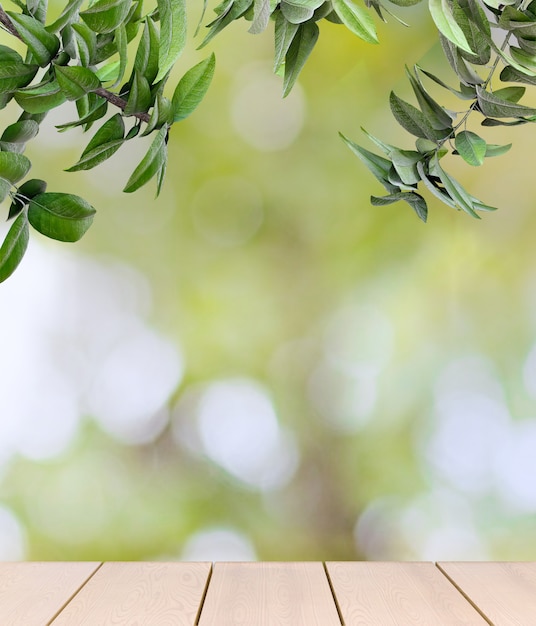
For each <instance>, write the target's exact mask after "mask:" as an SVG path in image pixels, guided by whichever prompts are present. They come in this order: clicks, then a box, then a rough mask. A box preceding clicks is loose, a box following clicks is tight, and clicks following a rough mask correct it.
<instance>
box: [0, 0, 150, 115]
mask: <svg viewBox="0 0 536 626" xmlns="http://www.w3.org/2000/svg"><path fill="white" fill-rule="evenodd" d="M0 23H1V24H2V25H3V26H4V28H5V29H6V30H7V31H8V32H9V33H10V34H11V35H13V37H17V39H20V40H21V41H22V37H21V36H20V34H19V31H18V30H17V28H16V26H15V25H14V24H13V22H12V21H11V20H10V19H9V15H8V14H7V13H6V12H5V11H4V9H3V8H2V5H1V4H0ZM95 93H96V94H97V95H98V96H100V97H101V98H104V99H105V100H107V101H108V102H110V104H113V105H114V106H116V107H118V108H119V109H121V111H124V110H125V108H126V106H127V102H126V100H124V99H123V98H121V97H120V96H118V95H117V94H115V93H112V92H111V91H108V90H107V89H104V87H99V88H98V89H95ZM132 117H136V118H137V119H139V120H141V121H142V122H145V123H146V124H148V123H149V120H150V119H151V118H150V116H149V114H148V113H143V112H141V113H133V114H132Z"/></svg>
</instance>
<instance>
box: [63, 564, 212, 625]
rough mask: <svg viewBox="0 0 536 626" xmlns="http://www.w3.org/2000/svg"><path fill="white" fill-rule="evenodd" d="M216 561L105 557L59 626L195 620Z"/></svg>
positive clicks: (176, 623)
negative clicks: (142, 560) (108, 560)
mask: <svg viewBox="0 0 536 626" xmlns="http://www.w3.org/2000/svg"><path fill="white" fill-rule="evenodd" d="M211 567H212V566H211V564H210V563H150V562H146V563H134V562H132V563H121V562H114V563H104V564H103V565H102V567H101V568H100V569H99V570H98V572H97V573H96V574H95V575H94V576H93V577H92V578H91V580H89V581H88V583H87V584H86V585H85V586H84V587H83V589H81V591H80V593H78V594H77V595H76V597H75V598H73V600H72V601H71V602H70V603H69V605H68V606H67V607H65V609H64V610H63V611H62V612H61V613H60V614H59V615H58V617H57V618H56V619H55V620H54V622H53V623H52V624H53V626H115V625H117V624H121V626H194V625H195V624H196V619H197V617H198V613H199V608H200V606H201V603H202V599H203V596H204V593H205V590H206V585H207V580H208V578H209V575H210V570H211Z"/></svg>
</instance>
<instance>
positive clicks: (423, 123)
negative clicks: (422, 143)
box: [389, 91, 451, 141]
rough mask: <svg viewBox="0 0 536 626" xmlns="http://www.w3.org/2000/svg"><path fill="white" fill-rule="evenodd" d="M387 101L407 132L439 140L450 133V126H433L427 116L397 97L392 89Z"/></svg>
mask: <svg viewBox="0 0 536 626" xmlns="http://www.w3.org/2000/svg"><path fill="white" fill-rule="evenodd" d="M389 103H390V105H391V111H392V113H393V115H394V117H395V119H396V120H397V122H398V123H399V124H400V125H401V126H402V127H403V128H405V129H406V130H407V131H408V132H409V133H411V134H412V135H415V136H416V137H422V138H423V139H430V140H431V141H439V140H441V139H445V138H446V137H448V135H450V133H451V128H445V129H441V130H439V129H436V128H433V126H432V125H431V123H430V122H429V120H428V118H427V117H426V116H425V115H424V113H422V112H421V111H419V109H417V108H416V107H414V106H413V105H412V104H409V103H408V102H406V101H404V100H402V99H401V98H399V97H398V96H397V95H396V94H395V93H394V91H392V92H391V95H390V98H389Z"/></svg>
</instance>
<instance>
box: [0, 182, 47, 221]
mask: <svg viewBox="0 0 536 626" xmlns="http://www.w3.org/2000/svg"><path fill="white" fill-rule="evenodd" d="M46 189H47V184H46V182H45V181H44V180H41V179H39V178H32V179H30V180H27V181H26V182H25V183H23V184H22V185H21V186H20V187H19V188H18V189H17V192H16V193H15V195H14V197H13V201H12V202H11V206H10V207H9V215H8V216H7V219H8V220H10V219H12V218H13V217H15V216H16V215H18V214H19V213H20V212H21V211H22V209H23V208H24V207H25V206H26V205H27V204H28V202H30V200H31V199H32V198H33V197H34V196H36V195H37V194H39V193H44V192H45V191H46Z"/></svg>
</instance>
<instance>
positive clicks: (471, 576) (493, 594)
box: [438, 562, 536, 626]
mask: <svg viewBox="0 0 536 626" xmlns="http://www.w3.org/2000/svg"><path fill="white" fill-rule="evenodd" d="M438 567H439V568H440V569H441V570H442V571H443V572H445V574H446V575H447V576H448V577H449V578H450V579H451V580H452V581H453V582H454V584H455V585H456V586H457V587H458V588H459V589H460V590H461V591H462V592H463V593H464V594H465V595H466V596H467V597H469V598H470V599H471V601H472V602H474V603H475V605H477V606H478V608H479V610H480V611H481V612H482V613H483V615H485V616H486V617H487V618H488V619H489V620H490V622H491V623H493V624H494V626H536V563H507V562H503V563H498V562H496V563H487V562H482V563H478V562H476V563H475V562H471V563H438Z"/></svg>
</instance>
